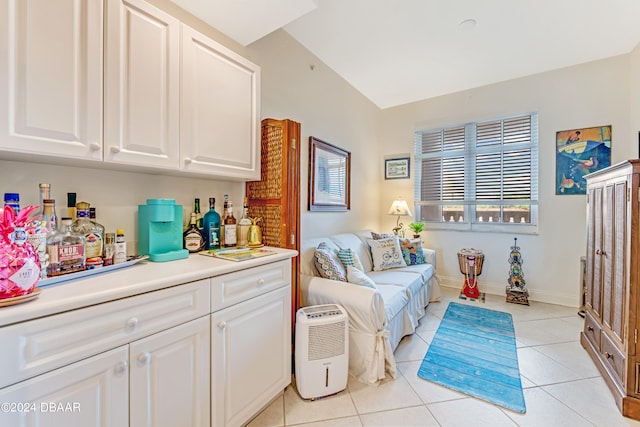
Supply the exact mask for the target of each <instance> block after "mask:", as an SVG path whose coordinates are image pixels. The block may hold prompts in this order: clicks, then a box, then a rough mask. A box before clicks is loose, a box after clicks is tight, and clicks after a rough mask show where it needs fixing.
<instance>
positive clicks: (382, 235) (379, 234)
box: [371, 231, 396, 240]
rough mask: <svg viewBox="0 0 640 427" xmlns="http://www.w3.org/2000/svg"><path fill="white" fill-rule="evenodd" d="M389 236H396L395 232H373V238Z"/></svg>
mask: <svg viewBox="0 0 640 427" xmlns="http://www.w3.org/2000/svg"><path fill="white" fill-rule="evenodd" d="M389 237H396V235H395V234H393V233H376V232H375V231H372V232H371V238H372V239H375V240H380V239H387V238H389Z"/></svg>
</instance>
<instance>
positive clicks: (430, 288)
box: [300, 230, 440, 384]
mask: <svg viewBox="0 0 640 427" xmlns="http://www.w3.org/2000/svg"><path fill="white" fill-rule="evenodd" d="M371 237H372V236H371V231H370V230H364V231H359V232H355V233H343V234H336V235H332V236H327V237H317V238H311V239H303V240H302V242H301V245H300V246H301V247H300V291H301V303H302V306H311V305H321V304H339V305H341V306H342V307H344V308H345V310H346V311H347V312H348V316H349V373H350V374H351V375H353V376H355V377H356V378H357V379H358V380H359V381H361V382H363V383H366V384H377V383H378V382H379V381H380V380H382V379H384V378H385V373H386V374H389V375H390V376H391V377H392V378H395V376H396V363H395V358H394V356H393V351H394V350H395V349H396V347H397V346H398V343H399V342H400V340H401V339H402V337H404V336H406V335H409V334H412V333H414V332H415V328H416V327H417V326H418V320H419V319H420V318H421V317H423V316H424V315H425V312H426V310H425V308H426V306H427V305H428V304H429V302H430V301H436V300H438V299H439V298H440V287H439V284H438V281H437V277H436V275H435V267H436V254H435V251H433V250H430V249H426V248H423V252H424V255H425V261H426V263H425V264H418V265H410V266H404V267H396V268H391V269H386V270H383V271H373V267H374V266H373V258H372V254H371V247H370V246H369V243H368V242H367V240H368V239H371ZM322 242H325V243H326V245H327V246H329V248H331V249H333V250H335V251H338V249H340V248H350V249H351V250H352V251H353V252H354V253H356V254H357V255H358V258H359V259H360V261H361V263H362V267H363V270H364V272H365V273H366V274H367V276H368V277H370V278H371V279H372V280H373V281H374V282H375V284H376V287H375V288H371V287H366V286H360V285H357V284H352V283H347V282H343V281H337V280H331V279H326V278H322V277H321V276H320V274H319V273H318V271H317V268H316V265H315V260H314V253H315V250H316V248H317V247H318V245H320V243H322Z"/></svg>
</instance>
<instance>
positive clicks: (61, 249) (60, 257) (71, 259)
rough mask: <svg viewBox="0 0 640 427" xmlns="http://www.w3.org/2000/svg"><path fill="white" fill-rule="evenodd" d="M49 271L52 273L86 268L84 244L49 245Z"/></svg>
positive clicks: (70, 271)
mask: <svg viewBox="0 0 640 427" xmlns="http://www.w3.org/2000/svg"><path fill="white" fill-rule="evenodd" d="M47 253H48V254H49V267H48V268H49V271H50V272H51V274H52V275H55V274H64V273H72V272H74V271H79V270H84V260H85V257H84V245H83V244H80V245H51V246H47Z"/></svg>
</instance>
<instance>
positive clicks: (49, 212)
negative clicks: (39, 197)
mask: <svg viewBox="0 0 640 427" xmlns="http://www.w3.org/2000/svg"><path fill="white" fill-rule="evenodd" d="M42 206H43V208H42V219H41V222H42V227H43V229H46V230H47V233H51V232H54V231H57V230H58V217H57V215H56V201H55V199H44V200H43V201H42Z"/></svg>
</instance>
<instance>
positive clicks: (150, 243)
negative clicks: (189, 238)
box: [138, 199, 189, 262]
mask: <svg viewBox="0 0 640 427" xmlns="http://www.w3.org/2000/svg"><path fill="white" fill-rule="evenodd" d="M138 255H149V259H150V260H151V261H156V262H162V261H173V260H176V259H183V258H187V257H188V256H189V251H188V250H186V249H183V247H182V206H181V205H176V201H175V199H147V204H146V205H138Z"/></svg>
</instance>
